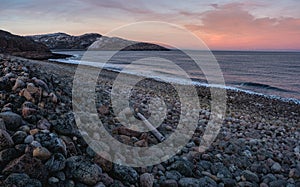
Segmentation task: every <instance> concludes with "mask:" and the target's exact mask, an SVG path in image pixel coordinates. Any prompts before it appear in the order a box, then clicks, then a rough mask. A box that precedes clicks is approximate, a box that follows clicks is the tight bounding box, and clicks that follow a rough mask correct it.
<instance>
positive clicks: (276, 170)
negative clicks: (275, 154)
mask: <svg viewBox="0 0 300 187" xmlns="http://www.w3.org/2000/svg"><path fill="white" fill-rule="evenodd" d="M271 170H272V171H273V172H274V173H280V171H281V165H280V164H279V163H278V162H275V163H274V164H273V165H272V167H271Z"/></svg>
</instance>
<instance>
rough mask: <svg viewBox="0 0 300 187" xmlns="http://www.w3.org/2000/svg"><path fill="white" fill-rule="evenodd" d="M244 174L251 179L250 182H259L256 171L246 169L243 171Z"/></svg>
mask: <svg viewBox="0 0 300 187" xmlns="http://www.w3.org/2000/svg"><path fill="white" fill-rule="evenodd" d="M242 176H243V177H244V178H245V180H247V181H250V182H256V183H258V182H259V178H258V176H257V175H256V174H255V173H253V172H251V171H249V170H244V171H243V172H242Z"/></svg>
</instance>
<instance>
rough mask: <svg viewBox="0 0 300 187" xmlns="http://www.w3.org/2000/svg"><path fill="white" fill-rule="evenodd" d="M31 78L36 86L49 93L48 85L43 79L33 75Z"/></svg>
mask: <svg viewBox="0 0 300 187" xmlns="http://www.w3.org/2000/svg"><path fill="white" fill-rule="evenodd" d="M32 80H33V81H34V84H35V85H37V86H38V87H40V88H42V89H43V90H44V91H46V92H48V93H49V87H48V85H47V84H46V83H45V82H44V81H43V80H41V79H38V78H36V77H33V78H32ZM27 88H28V87H27Z"/></svg>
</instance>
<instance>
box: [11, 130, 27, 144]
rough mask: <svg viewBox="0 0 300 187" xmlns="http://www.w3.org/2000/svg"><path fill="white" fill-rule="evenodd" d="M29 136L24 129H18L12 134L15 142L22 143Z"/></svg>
mask: <svg viewBox="0 0 300 187" xmlns="http://www.w3.org/2000/svg"><path fill="white" fill-rule="evenodd" d="M26 137H27V134H26V132H23V131H17V132H15V134H14V135H13V136H12V139H13V141H14V143H15V144H21V143H23V142H24V139H25V138H26Z"/></svg>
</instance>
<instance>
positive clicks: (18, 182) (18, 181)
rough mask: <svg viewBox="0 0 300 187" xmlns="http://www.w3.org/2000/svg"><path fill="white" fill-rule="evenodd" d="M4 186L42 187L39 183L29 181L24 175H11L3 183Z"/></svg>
mask: <svg viewBox="0 0 300 187" xmlns="http://www.w3.org/2000/svg"><path fill="white" fill-rule="evenodd" d="M4 185H5V186H17V187H27V186H28V187H29V186H30V187H42V184H41V182H40V181H38V180H35V179H30V178H29V176H28V175H26V174H25V173H12V174H10V175H9V176H8V177H7V178H6V179H5V181H4Z"/></svg>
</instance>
